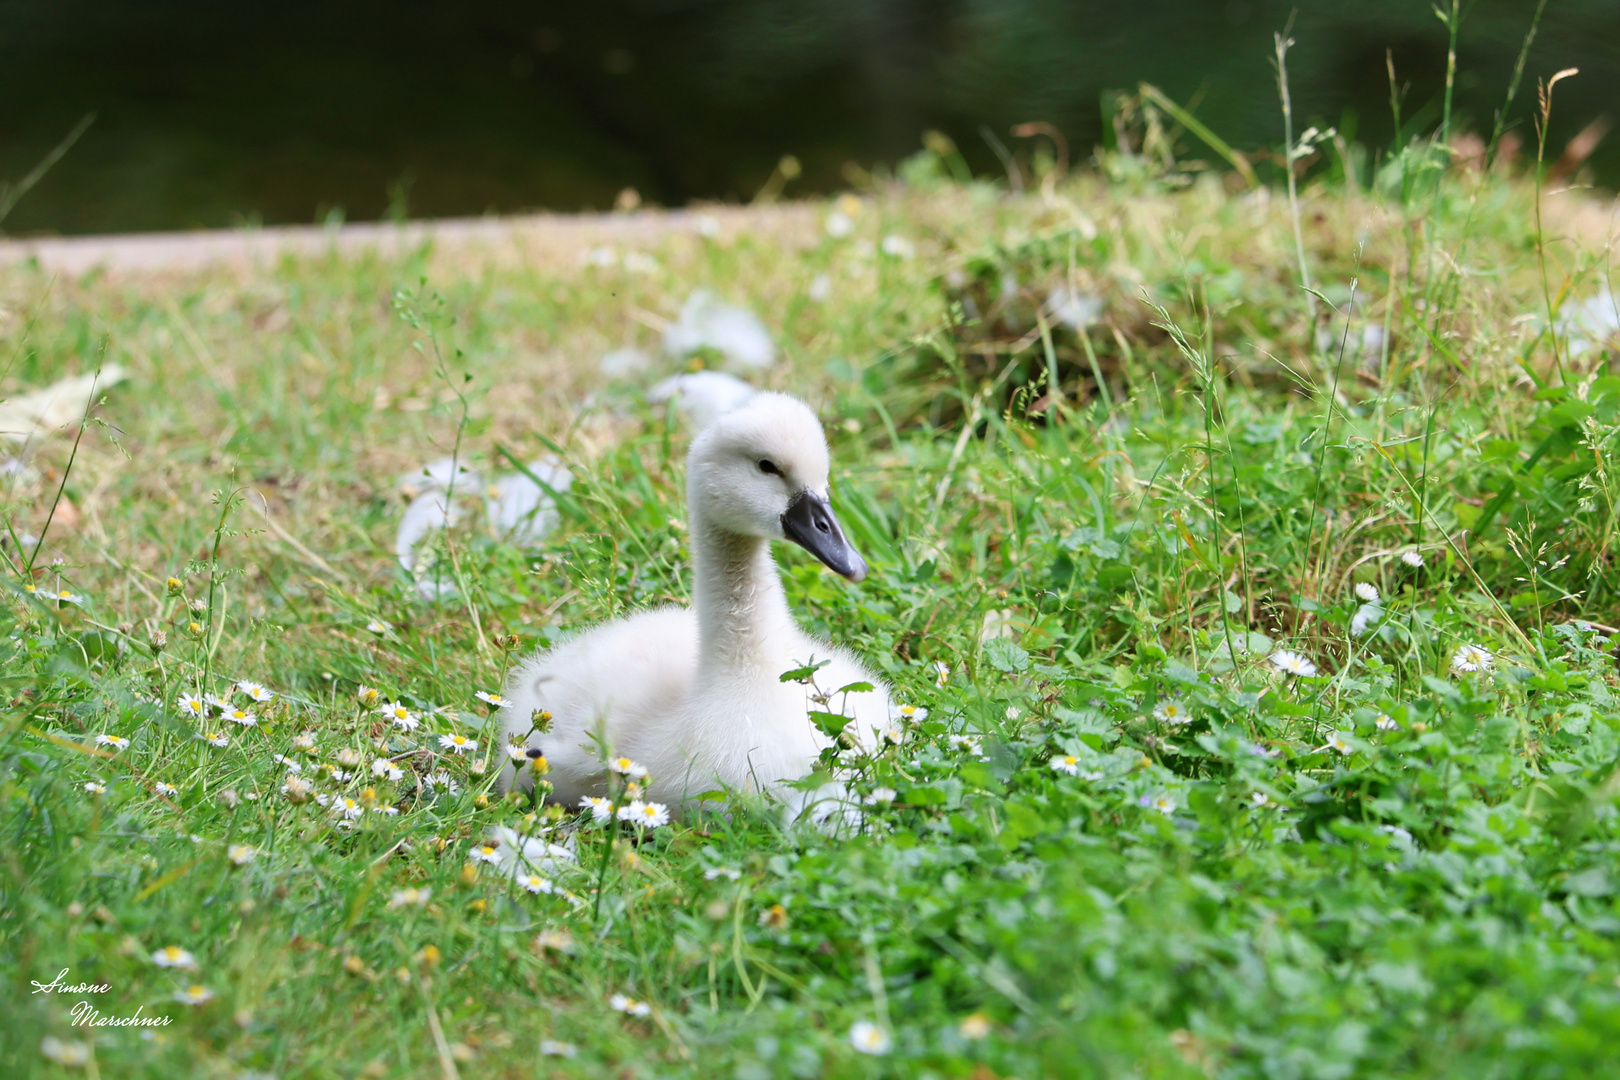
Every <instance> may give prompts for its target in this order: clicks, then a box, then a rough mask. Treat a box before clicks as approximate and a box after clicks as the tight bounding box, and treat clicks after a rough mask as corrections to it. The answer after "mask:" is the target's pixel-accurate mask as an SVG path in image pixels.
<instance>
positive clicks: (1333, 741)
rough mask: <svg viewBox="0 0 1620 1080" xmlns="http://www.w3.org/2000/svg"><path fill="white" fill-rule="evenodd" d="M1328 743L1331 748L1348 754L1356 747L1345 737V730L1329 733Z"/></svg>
mask: <svg viewBox="0 0 1620 1080" xmlns="http://www.w3.org/2000/svg"><path fill="white" fill-rule="evenodd" d="M1327 744H1328V748H1329V749H1331V750H1335V751H1337V752H1338V753H1341V754H1348V753H1350V752H1351V751H1352V750H1354V749H1355V747H1353V746H1351V745H1350V743H1349V742H1348V741H1347V740H1346V739H1345V736H1344V732H1342V731H1335V732H1333V733H1332V734H1331V735H1329V736H1328V741H1327Z"/></svg>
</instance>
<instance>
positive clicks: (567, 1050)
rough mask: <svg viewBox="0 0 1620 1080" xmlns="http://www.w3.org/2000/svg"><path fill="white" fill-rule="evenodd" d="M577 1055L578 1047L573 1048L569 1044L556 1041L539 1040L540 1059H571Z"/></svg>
mask: <svg viewBox="0 0 1620 1080" xmlns="http://www.w3.org/2000/svg"><path fill="white" fill-rule="evenodd" d="M578 1053H579V1047H577V1046H575V1045H574V1044H573V1043H571V1042H562V1041H561V1040H558V1039H541V1040H540V1056H541V1057H563V1058H571V1057H574V1056H576V1055H578Z"/></svg>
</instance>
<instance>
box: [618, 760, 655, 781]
mask: <svg viewBox="0 0 1620 1080" xmlns="http://www.w3.org/2000/svg"><path fill="white" fill-rule="evenodd" d="M608 768H609V769H611V770H613V771H614V772H616V773H618V774H619V775H620V776H628V777H630V778H631V779H632V780H640V779H641V778H642V777H644V776H646V775H647V770H646V769H645V768H643V767H642V766H640V765H637V764H636V763H635V762H634V761H631V760H630V759H629V758H627V757H616V758H614V759H612V760H611V761H609V762H608Z"/></svg>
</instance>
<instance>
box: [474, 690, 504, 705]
mask: <svg viewBox="0 0 1620 1080" xmlns="http://www.w3.org/2000/svg"><path fill="white" fill-rule="evenodd" d="M473 697H475V698H477V699H478V700H479V701H482V702H483V703H484V704H485V705H490V706H493V707H494V708H497V709H499V708H500V707H501V706H503V705H506V704H508V702H507V700H506V699H505V698H503V697H501V695H499V694H492V693H490V692H489V691H487V690H480V691H478V693H476V694H474V695H473Z"/></svg>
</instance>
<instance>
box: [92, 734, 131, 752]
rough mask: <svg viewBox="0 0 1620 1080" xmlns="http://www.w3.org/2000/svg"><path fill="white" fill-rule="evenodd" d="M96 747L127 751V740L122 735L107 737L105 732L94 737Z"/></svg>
mask: <svg viewBox="0 0 1620 1080" xmlns="http://www.w3.org/2000/svg"><path fill="white" fill-rule="evenodd" d="M96 745H97V746H110V747H112V748H113V749H114V750H128V749H129V740H128V739H126V738H124V737H123V736H122V735H109V734H107V733H106V732H105V731H104V732H102V733H101V734H100V735H97V736H96Z"/></svg>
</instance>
